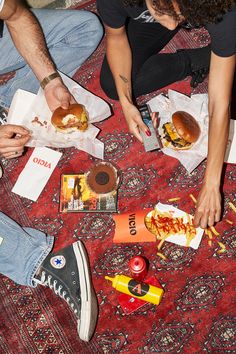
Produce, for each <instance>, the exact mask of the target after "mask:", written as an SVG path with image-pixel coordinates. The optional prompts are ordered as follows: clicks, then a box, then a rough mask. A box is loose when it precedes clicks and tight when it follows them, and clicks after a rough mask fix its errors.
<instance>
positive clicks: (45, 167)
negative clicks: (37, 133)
mask: <svg viewBox="0 0 236 354" xmlns="http://www.w3.org/2000/svg"><path fill="white" fill-rule="evenodd" d="M61 155H62V153H60V152H58V151H54V150H52V149H49V148H46V147H38V148H35V149H34V151H33V153H32V155H31V156H30V158H29V160H28V162H27V163H26V165H25V167H24V169H23V171H22V172H21V174H20V175H19V177H18V179H17V181H16V183H15V185H14V187H13V189H12V192H14V193H16V194H19V195H21V196H22V197H25V198H28V199H30V200H33V201H36V200H37V199H38V197H39V195H40V193H41V192H42V190H43V188H44V187H45V185H46V183H47V182H48V180H49V178H50V176H51V174H52V172H53V170H54V168H55V167H56V165H57V163H58V161H59V160H60V158H61Z"/></svg>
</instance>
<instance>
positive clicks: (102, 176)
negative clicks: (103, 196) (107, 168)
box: [95, 172, 110, 186]
mask: <svg viewBox="0 0 236 354" xmlns="http://www.w3.org/2000/svg"><path fill="white" fill-rule="evenodd" d="M109 179H110V178H109V175H108V173H106V172H98V173H97V174H96V176H95V181H96V182H97V184H100V185H102V186H103V185H105V184H107V183H108V182H109Z"/></svg>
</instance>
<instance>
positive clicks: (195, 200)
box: [189, 194, 197, 204]
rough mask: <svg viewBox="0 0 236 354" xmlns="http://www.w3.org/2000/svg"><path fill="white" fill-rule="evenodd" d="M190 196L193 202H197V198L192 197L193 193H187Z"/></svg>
mask: <svg viewBox="0 0 236 354" xmlns="http://www.w3.org/2000/svg"><path fill="white" fill-rule="evenodd" d="M189 196H190V198H191V199H192V201H193V202H194V204H196V203H197V199H196V198H195V197H194V195H193V194H189Z"/></svg>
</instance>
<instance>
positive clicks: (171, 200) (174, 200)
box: [168, 197, 180, 202]
mask: <svg viewBox="0 0 236 354" xmlns="http://www.w3.org/2000/svg"><path fill="white" fill-rule="evenodd" d="M177 200H180V197H176V198H170V199H168V202H177Z"/></svg>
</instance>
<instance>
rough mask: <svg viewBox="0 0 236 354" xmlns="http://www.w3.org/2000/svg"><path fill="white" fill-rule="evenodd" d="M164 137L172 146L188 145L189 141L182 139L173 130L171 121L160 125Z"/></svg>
mask: <svg viewBox="0 0 236 354" xmlns="http://www.w3.org/2000/svg"><path fill="white" fill-rule="evenodd" d="M162 129H163V134H164V138H165V139H166V140H167V141H168V142H170V143H171V144H172V145H173V146H176V147H184V146H189V145H191V143H188V142H187V141H186V140H184V139H182V138H181V137H180V136H179V135H178V133H177V132H176V131H175V128H174V126H173V124H172V123H171V122H167V123H165V124H163V126H162Z"/></svg>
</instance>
